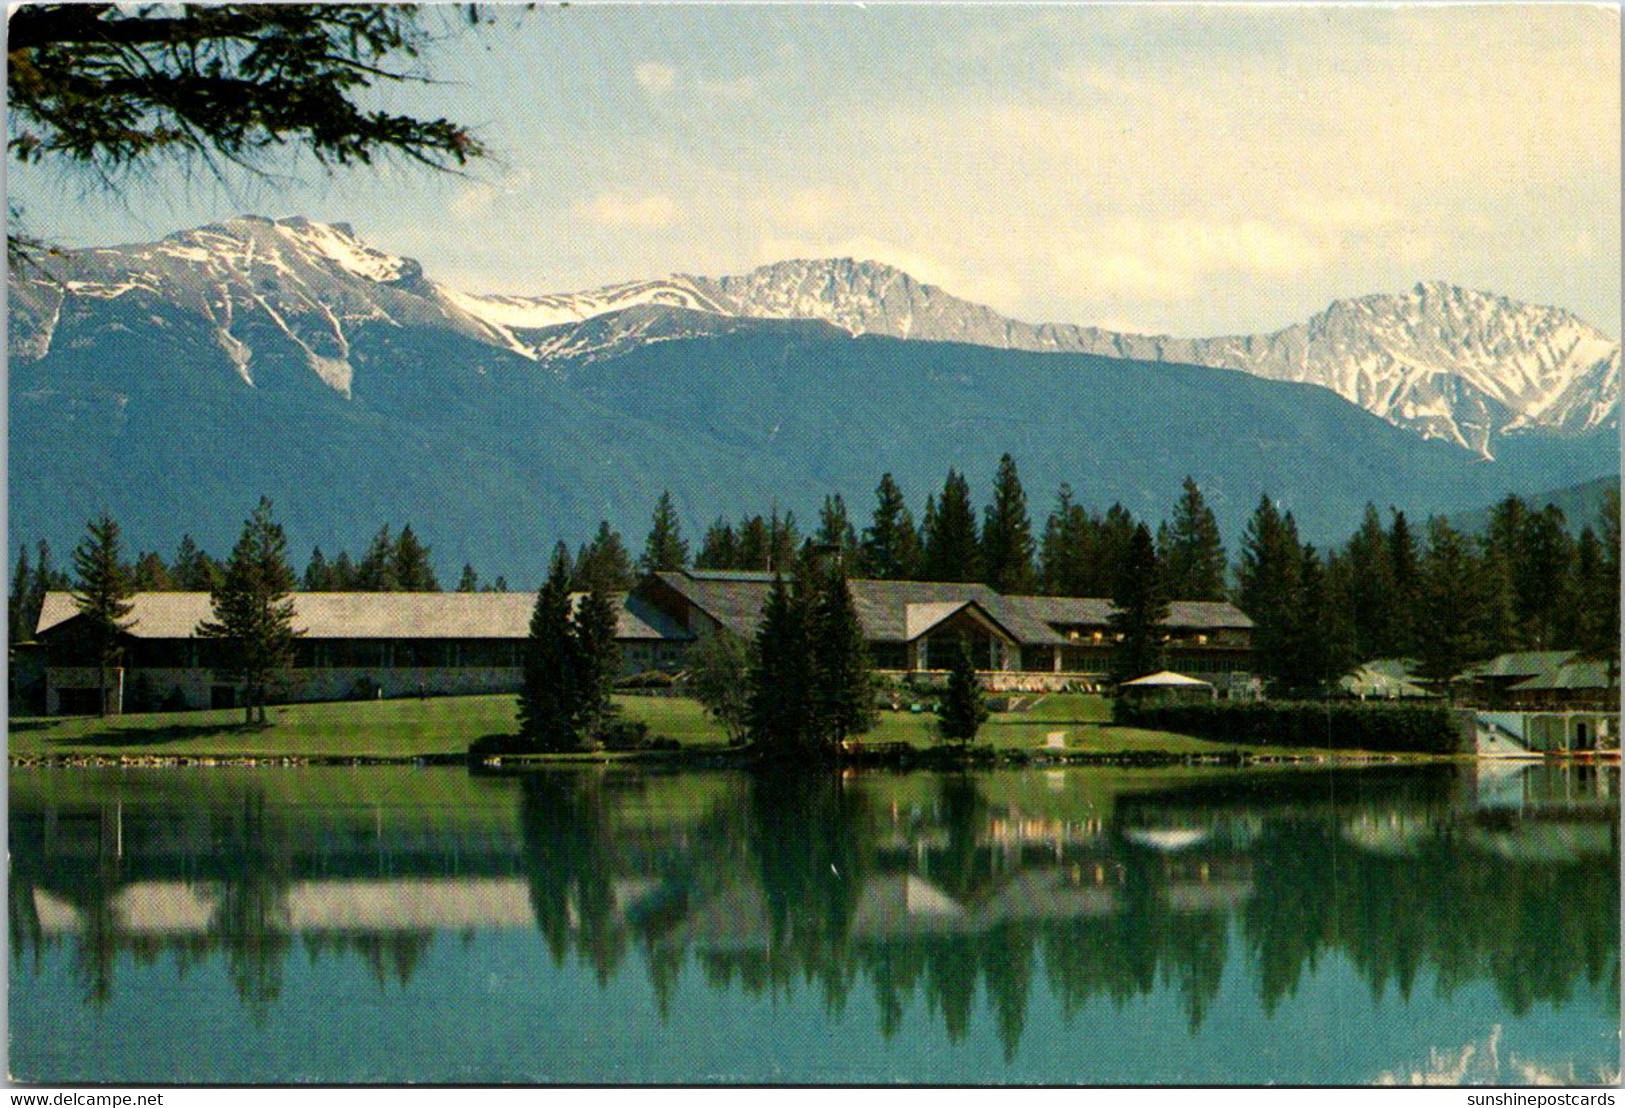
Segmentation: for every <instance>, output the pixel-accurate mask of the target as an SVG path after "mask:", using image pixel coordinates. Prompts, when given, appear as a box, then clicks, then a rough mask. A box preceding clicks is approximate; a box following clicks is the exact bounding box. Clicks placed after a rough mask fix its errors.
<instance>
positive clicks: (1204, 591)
mask: <svg viewBox="0 0 1625 1108" xmlns="http://www.w3.org/2000/svg"><path fill="white" fill-rule="evenodd" d="M1183 490H1184V491H1183V492H1182V493H1181V494H1180V497H1179V503H1178V504H1177V505H1175V507H1174V518H1173V521H1172V522H1171V523H1165V524H1163V525H1162V526H1160V527H1159V528H1158V529H1157V557H1158V558H1159V559H1161V561H1162V569H1163V581H1164V583H1165V585H1166V586H1167V589H1168V595H1169V596H1170V597H1172V598H1174V599H1178V600H1223V599H1224V585H1225V577H1226V576H1227V574H1228V571H1229V567H1228V566H1227V565H1226V564H1225V557H1224V542H1223V540H1222V539H1221V538H1220V537H1219V521H1218V520H1217V519H1216V518H1214V515H1213V509H1211V508H1209V507H1208V506H1207V501H1206V500H1204V499H1203V498H1202V490H1201V488H1200V487H1199V486H1198V485H1197V484H1196V480H1195V478H1193V477H1189V476H1187V477H1186V478H1185V483H1184V485H1183Z"/></svg>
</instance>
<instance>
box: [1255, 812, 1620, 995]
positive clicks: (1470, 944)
mask: <svg viewBox="0 0 1625 1108" xmlns="http://www.w3.org/2000/svg"><path fill="white" fill-rule="evenodd" d="M1463 828H1464V824H1463V823H1462V822H1461V821H1457V822H1455V823H1452V824H1448V825H1444V826H1440V827H1438V828H1437V829H1436V831H1435V833H1434V834H1433V835H1432V836H1431V837H1429V838H1426V839H1423V840H1422V841H1421V842H1419V843H1418V844H1416V845H1415V846H1414V848H1413V849H1411V850H1410V851H1408V852H1406V853H1404V854H1384V853H1377V852H1372V851H1363V850H1357V849H1350V847H1349V844H1348V843H1347V842H1345V841H1341V840H1340V839H1339V837H1338V835H1337V833H1336V829H1335V828H1334V827H1328V826H1326V825H1324V824H1316V823H1305V822H1295V821H1290V820H1284V819H1283V820H1279V821H1275V822H1272V823H1270V824H1267V825H1266V828H1265V831H1264V833H1263V834H1262V835H1261V836H1260V837H1259V839H1258V841H1257V842H1256V843H1255V844H1254V860H1253V865H1254V874H1255V880H1256V883H1257V892H1256V895H1255V896H1254V897H1253V898H1252V899H1251V900H1249V902H1248V903H1247V905H1246V908H1245V909H1244V911H1243V913H1242V925H1243V930H1244V933H1245V934H1246V937H1247V945H1248V949H1249V950H1250V951H1251V952H1252V954H1253V957H1254V959H1255V961H1256V962H1257V964H1258V966H1259V995H1260V997H1261V999H1262V1000H1263V1003H1264V1007H1265V1010H1266V1011H1273V1010H1274V1009H1275V1007H1276V1006H1277V1005H1278V1004H1279V1003H1280V1001H1281V1000H1282V999H1283V998H1284V997H1286V996H1290V995H1292V994H1293V993H1294V992H1295V991H1296V989H1297V984H1298V981H1299V979H1300V978H1301V976H1302V973H1303V971H1304V969H1305V968H1306V967H1307V968H1310V969H1313V968H1314V966H1315V965H1316V963H1317V961H1318V959H1319V957H1320V956H1321V953H1322V952H1323V951H1327V950H1338V951H1341V952H1342V953H1344V954H1345V955H1346V956H1347V957H1348V958H1349V960H1350V962H1351V963H1352V964H1353V965H1354V966H1355V967H1356V969H1357V970H1358V971H1359V972H1360V974H1361V976H1362V977H1363V978H1364V979H1365V981H1366V984H1367V985H1368V987H1369V988H1370V990H1371V993H1372V996H1373V997H1374V998H1378V999H1380V998H1381V997H1382V995H1383V993H1384V992H1385V990H1386V989H1387V988H1388V986H1389V985H1390V984H1392V985H1393V986H1394V988H1395V990H1396V991H1397V992H1398V993H1399V995H1400V996H1401V997H1402V998H1404V999H1406V1000H1409V998H1410V996H1411V992H1412V989H1413V987H1414V984H1415V981H1416V978H1417V975H1418V973H1419V972H1420V970H1421V969H1422V968H1423V967H1424V966H1431V967H1432V968H1433V971H1434V975H1435V979H1436V982H1437V988H1438V990H1439V992H1440V993H1441V994H1442V995H1444V996H1449V995H1451V994H1452V993H1453V992H1454V991H1455V990H1456V989H1457V988H1459V987H1461V986H1464V985H1467V984H1470V983H1472V982H1475V981H1480V980H1484V979H1488V980H1490V981H1492V982H1494V984H1495V986H1496V990H1497V992H1498V994H1499V995H1500V997H1501V999H1502V1001H1503V1002H1504V1003H1506V1005H1507V1006H1508V1008H1510V1009H1511V1010H1512V1011H1513V1012H1514V1013H1516V1014H1523V1013H1525V1012H1528V1011H1529V1010H1530V1009H1531V1008H1532V1007H1533V1006H1534V1005H1535V1004H1538V1003H1547V1004H1552V1005H1559V1004H1562V1003H1563V1002H1565V1001H1568V1000H1569V999H1571V998H1572V996H1573V993H1574V989H1575V986H1576V985H1577V984H1578V983H1579V982H1580V981H1582V980H1583V981H1585V982H1586V983H1587V984H1588V985H1591V986H1593V987H1600V988H1601V991H1602V992H1604V993H1605V994H1607V996H1608V997H1609V998H1610V999H1611V1000H1612V1001H1613V1002H1614V1003H1615V1004H1616V1005H1617V1003H1618V999H1619V895H1620V886H1619V871H1618V855H1617V852H1616V853H1615V854H1613V855H1612V864H1609V862H1608V861H1607V860H1605V859H1602V858H1595V857H1593V858H1581V859H1580V860H1577V861H1564V860H1539V861H1537V860H1513V859H1508V858H1504V857H1501V856H1499V855H1497V854H1494V853H1492V852H1488V851H1484V850H1480V849H1472V848H1464V844H1463V843H1462V842H1461V841H1460V839H1461V835H1462V832H1463ZM1599 863H1601V864H1599Z"/></svg>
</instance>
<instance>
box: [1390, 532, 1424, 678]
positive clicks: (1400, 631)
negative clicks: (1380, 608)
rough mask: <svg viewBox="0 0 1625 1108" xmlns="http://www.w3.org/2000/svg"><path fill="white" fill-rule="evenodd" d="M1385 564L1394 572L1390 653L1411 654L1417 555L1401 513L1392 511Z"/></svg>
mask: <svg viewBox="0 0 1625 1108" xmlns="http://www.w3.org/2000/svg"><path fill="white" fill-rule="evenodd" d="M1388 565H1389V569H1390V571H1391V572H1392V573H1393V575H1394V591H1393V607H1392V611H1393V634H1394V639H1393V647H1394V650H1393V652H1394V653H1395V654H1397V655H1399V656H1401V657H1410V656H1413V655H1415V653H1416V651H1417V647H1418V642H1417V630H1416V621H1417V615H1416V612H1417V606H1418V604H1419V603H1420V600H1421V591H1422V569H1421V556H1420V555H1419V553H1418V552H1417V546H1416V539H1415V537H1414V536H1413V535H1412V534H1411V528H1410V524H1409V523H1408V522H1407V521H1406V519H1405V513H1404V512H1394V519H1393V523H1392V525H1391V526H1390V527H1389V531H1388Z"/></svg>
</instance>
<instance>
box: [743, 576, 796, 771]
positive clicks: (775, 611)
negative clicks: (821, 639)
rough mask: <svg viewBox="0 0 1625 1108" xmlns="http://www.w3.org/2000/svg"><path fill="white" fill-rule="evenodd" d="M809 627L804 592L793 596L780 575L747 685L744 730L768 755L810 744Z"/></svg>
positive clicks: (752, 656)
mask: <svg viewBox="0 0 1625 1108" xmlns="http://www.w3.org/2000/svg"><path fill="white" fill-rule="evenodd" d="M807 623H808V620H807V598H806V595H805V593H804V591H803V590H802V589H801V588H799V587H798V588H796V589H795V590H793V591H792V589H791V587H790V586H789V585H788V584H786V583H785V580H784V575H783V574H782V573H777V574H775V575H774V577H773V588H772V591H770V592H769V593H768V596H767V603H766V604H765V605H764V606H763V608H762V621H761V623H760V624H759V625H758V627H757V630H756V638H755V639H754V640H753V641H752V643H751V652H750V672H749V676H748V681H747V683H748V686H749V689H748V696H749V703H748V706H747V708H746V713H745V729H746V731H747V733H748V734H749V735H750V738H751V741H752V742H754V743H755V744H757V745H758V746H760V747H762V748H763V749H764V750H770V751H775V752H779V753H787V752H792V751H796V750H799V749H801V748H803V747H805V746H806V745H808V734H807V731H808V724H809V713H808V704H809V703H810V700H811V695H812V680H811V672H810V666H809V665H808V662H809V658H808V644H809V636H808V634H807V631H808V627H807Z"/></svg>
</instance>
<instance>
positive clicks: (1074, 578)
mask: <svg viewBox="0 0 1625 1108" xmlns="http://www.w3.org/2000/svg"><path fill="white" fill-rule="evenodd" d="M1090 524H1091V521H1090V519H1089V513H1088V512H1086V511H1084V510H1083V508H1082V506H1080V505H1079V504H1077V503H1076V502H1075V501H1074V500H1073V499H1072V486H1071V485H1067V484H1063V485H1062V486H1061V489H1060V492H1059V493H1058V494H1057V496H1056V502H1055V510H1054V511H1052V512H1050V514H1049V519H1048V520H1047V521H1046V522H1045V524H1044V539H1043V543H1042V545H1041V546H1040V548H1039V557H1038V587H1039V588H1040V589H1041V590H1042V591H1043V592H1044V593H1045V594H1047V595H1049V596H1088V595H1089V594H1088V592H1086V591H1085V590H1086V588H1087V584H1088V578H1089V568H1090V567H1089V562H1090V558H1089V555H1090V538H1091V526H1090Z"/></svg>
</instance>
